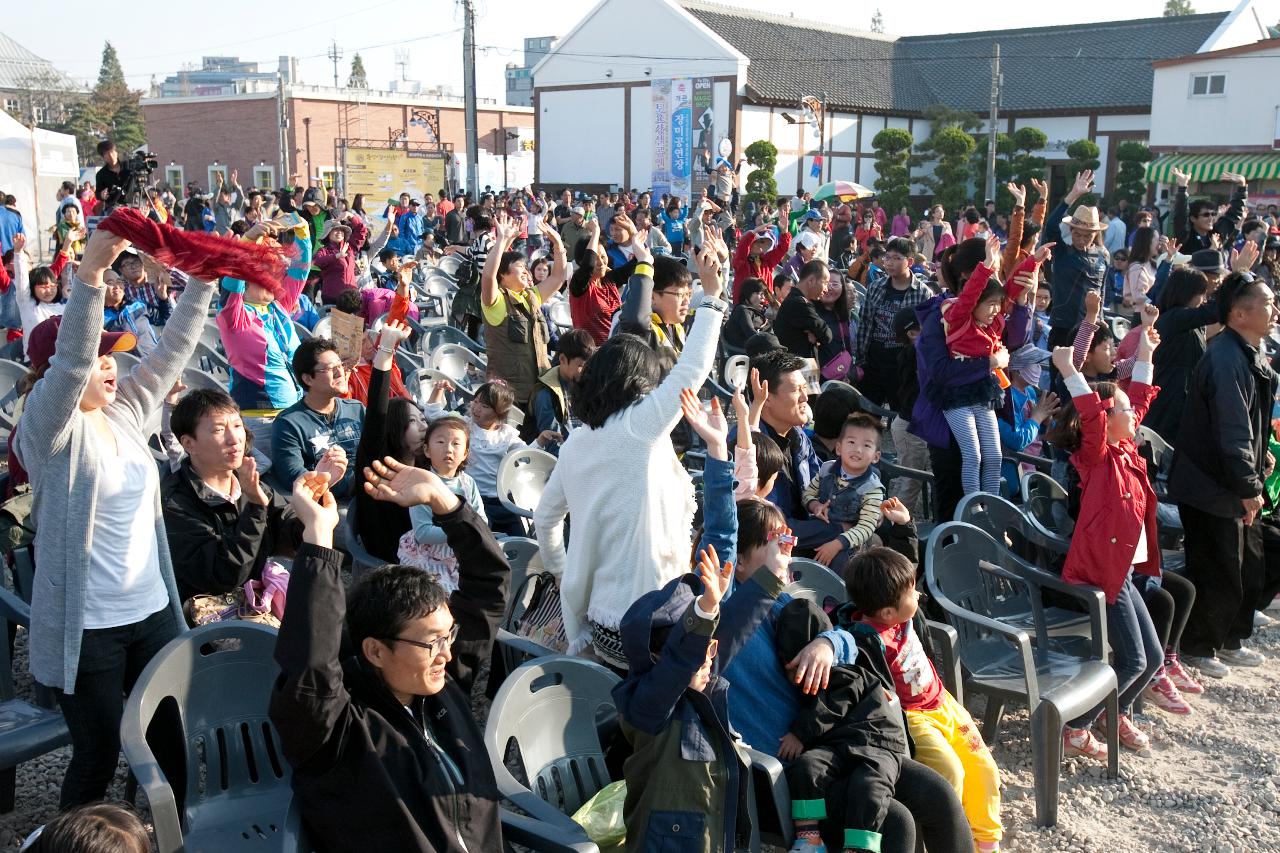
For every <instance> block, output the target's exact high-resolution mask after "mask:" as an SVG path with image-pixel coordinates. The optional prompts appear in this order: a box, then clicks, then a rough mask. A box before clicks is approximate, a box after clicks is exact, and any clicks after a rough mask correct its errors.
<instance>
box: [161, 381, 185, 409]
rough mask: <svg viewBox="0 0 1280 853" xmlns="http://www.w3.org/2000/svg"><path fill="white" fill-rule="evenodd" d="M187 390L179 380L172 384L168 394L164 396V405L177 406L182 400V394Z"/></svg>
mask: <svg viewBox="0 0 1280 853" xmlns="http://www.w3.org/2000/svg"><path fill="white" fill-rule="evenodd" d="M186 390H187V386H186V385H184V384H183V382H182V380H181V379H179V380H178V381H177V382H175V383H173V387H172V388H170V389H169V393H168V394H165V395H164V404H165V405H166V406H169V407H173V406H176V405H178V401H179V400H181V399H182V395H183V393H185V392H186Z"/></svg>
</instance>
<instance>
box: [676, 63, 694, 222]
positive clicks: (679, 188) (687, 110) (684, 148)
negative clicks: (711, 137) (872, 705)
mask: <svg viewBox="0 0 1280 853" xmlns="http://www.w3.org/2000/svg"><path fill="white" fill-rule="evenodd" d="M692 179H693V81H692V80H691V79H689V78H688V77H673V78H672V79H671V192H672V194H673V195H676V196H679V197H680V199H681V201H683V202H684V203H685V204H688V203H689V197H690V195H691V194H692V192H693V180H692Z"/></svg>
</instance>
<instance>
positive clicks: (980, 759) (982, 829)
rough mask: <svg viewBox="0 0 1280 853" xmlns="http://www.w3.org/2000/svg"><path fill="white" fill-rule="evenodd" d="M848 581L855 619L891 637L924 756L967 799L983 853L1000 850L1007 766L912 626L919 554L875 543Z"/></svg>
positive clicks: (892, 664)
mask: <svg viewBox="0 0 1280 853" xmlns="http://www.w3.org/2000/svg"><path fill="white" fill-rule="evenodd" d="M845 586H846V588H847V589H848V592H849V598H850V599H851V600H852V602H853V604H854V606H855V607H856V608H857V611H858V612H857V613H856V614H855V618H858V619H860V621H862V622H864V623H866V624H868V625H870V626H871V627H873V628H875V630H876V632H877V633H879V635H880V639H881V640H882V641H883V642H884V650H885V657H886V658H887V659H888V661H889V670H890V671H891V672H892V673H893V683H894V685H895V687H896V689H897V692H898V698H899V699H900V700H902V708H903V710H904V711H905V712H906V718H907V731H908V732H910V734H911V739H912V741H913V742H914V743H915V746H916V754H915V758H916V761H919V762H920V763H922V764H926V765H928V766H929V767H932V768H933V769H934V770H936V771H938V772H939V773H941V774H942V776H943V778H945V779H946V780H947V781H948V782H950V783H951V787H952V788H954V789H955V791H956V793H957V794H959V795H960V800H961V802H962V803H963V804H964V813H965V815H966V816H968V818H969V826H970V827H971V828H972V830H973V840H974V843H975V844H976V846H977V849H978V851H979V853H990V851H995V850H999V849H1000V838H1001V836H1002V835H1003V834H1004V830H1003V828H1002V826H1001V823H1000V769H999V768H998V767H996V762H995V759H993V758H992V757H991V750H990V749H988V748H987V745H986V744H984V743H983V742H982V734H981V733H980V732H979V731H978V727H977V725H976V724H975V723H974V722H973V718H972V717H970V716H969V712H968V711H966V710H965V708H964V706H963V705H961V704H960V703H959V702H957V701H956V699H955V697H954V696H952V695H951V693H950V692H948V691H947V689H946V687H944V686H943V684H942V680H941V679H940V678H939V677H938V671H937V670H936V669H935V668H934V666H933V661H931V660H930V659H929V656H928V655H927V654H926V653H925V650H924V646H923V645H922V644H921V642H920V638H919V637H918V636H917V635H916V632H915V628H914V627H913V626H912V617H914V616H915V615H916V609H917V603H918V598H919V593H917V592H916V569H915V566H913V565H912V564H911V561H910V560H908V559H907V558H906V557H904V556H902V554H900V553H898V552H897V551H892V550H890V549H888V548H872V549H870V550H869V551H866V552H865V553H862V554H858V555H857V556H855V557H854V558H853V559H852V560H850V561H849V566H848V568H847V569H846V571H845Z"/></svg>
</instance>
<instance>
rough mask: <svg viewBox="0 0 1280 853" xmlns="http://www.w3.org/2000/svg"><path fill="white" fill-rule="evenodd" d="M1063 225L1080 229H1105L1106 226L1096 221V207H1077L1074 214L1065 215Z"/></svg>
mask: <svg viewBox="0 0 1280 853" xmlns="http://www.w3.org/2000/svg"><path fill="white" fill-rule="evenodd" d="M1062 221H1063V223H1064V224H1065V225H1069V226H1070V227H1072V228H1075V229H1078V230H1080V231H1106V230H1107V226H1106V225H1103V224H1102V223H1101V222H1099V221H1098V208H1096V207H1077V208H1076V215H1075V216H1068V217H1065V218H1064V219H1063V220H1062Z"/></svg>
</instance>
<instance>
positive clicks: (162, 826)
mask: <svg viewBox="0 0 1280 853" xmlns="http://www.w3.org/2000/svg"><path fill="white" fill-rule="evenodd" d="M120 742H121V746H122V747H123V748H124V756H125V760H126V761H128V762H129V769H130V771H131V772H132V773H133V778H135V779H137V780H138V786H139V787H140V788H142V790H144V791H146V792H147V803H148V805H149V806H150V807H151V820H152V823H153V825H154V827H155V834H156V841H157V842H158V845H159V846H158V847H157V850H158V851H159V853H180V851H181V850H182V847H181V845H182V821H181V818H180V817H179V815H178V802H177V800H176V799H175V797H174V795H173V787H172V786H170V784H169V781H168V780H167V779H165V777H164V773H163V772H162V771H161V770H160V765H159V763H158V762H157V761H156V757H155V755H153V754H152V752H151V749H150V747H148V746H147V741H146V737H145V735H144V733H143V732H142V731H140V730H139V729H138V728H137V726H136V725H135V720H134V718H131V717H130V716H129V715H128V714H126V716H125V719H124V723H123V725H122V726H121V731H120Z"/></svg>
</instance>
